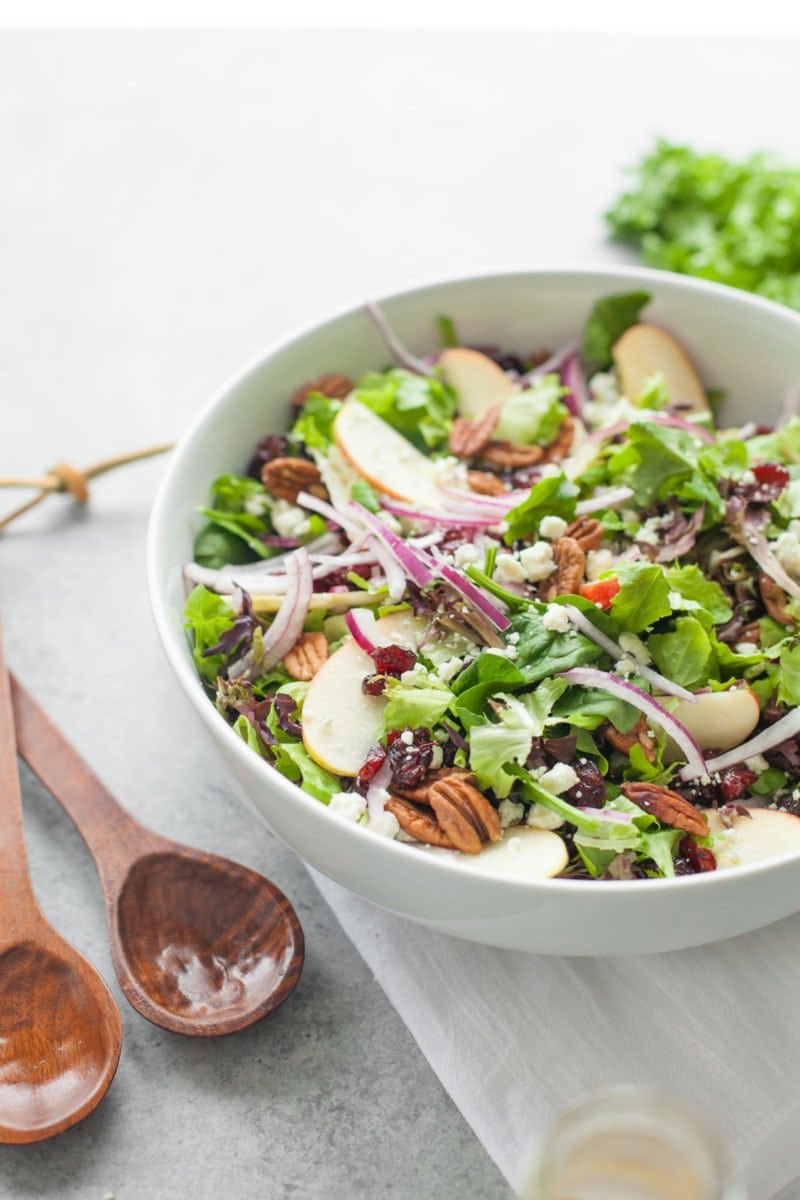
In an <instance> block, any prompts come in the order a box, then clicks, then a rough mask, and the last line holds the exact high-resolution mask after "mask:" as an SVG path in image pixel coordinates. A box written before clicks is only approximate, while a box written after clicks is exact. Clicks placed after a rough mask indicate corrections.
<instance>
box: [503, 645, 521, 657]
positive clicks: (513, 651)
mask: <svg viewBox="0 0 800 1200" xmlns="http://www.w3.org/2000/svg"><path fill="white" fill-rule="evenodd" d="M518 653H519V651H518V650H517V647H516V646H506V658H516V657H517V654H518Z"/></svg>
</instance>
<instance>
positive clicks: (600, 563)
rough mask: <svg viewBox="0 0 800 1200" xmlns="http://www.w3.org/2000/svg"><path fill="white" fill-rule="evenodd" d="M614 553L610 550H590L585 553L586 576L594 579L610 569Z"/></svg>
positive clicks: (612, 564)
mask: <svg viewBox="0 0 800 1200" xmlns="http://www.w3.org/2000/svg"><path fill="white" fill-rule="evenodd" d="M613 566H614V555H613V554H612V553H611V551H610V550H605V549H601V550H590V551H589V552H588V554H587V555H586V578H587V579H589V580H592V581H594V580H595V579H599V578H600V576H601V575H605V573H606V571H610V570H612V568H613Z"/></svg>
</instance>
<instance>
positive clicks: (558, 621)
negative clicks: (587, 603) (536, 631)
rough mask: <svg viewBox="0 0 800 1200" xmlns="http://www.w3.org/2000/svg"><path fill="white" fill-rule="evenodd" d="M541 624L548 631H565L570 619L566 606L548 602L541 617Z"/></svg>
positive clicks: (568, 626) (567, 628)
mask: <svg viewBox="0 0 800 1200" xmlns="http://www.w3.org/2000/svg"><path fill="white" fill-rule="evenodd" d="M542 624H543V625H544V627H545V629H547V630H549V632H550V633H567V631H568V630H569V628H570V620H569V616H568V615H567V610H566V608H564V607H563V605H561V604H548V606H547V608H546V609H545V611H544V616H543V617H542Z"/></svg>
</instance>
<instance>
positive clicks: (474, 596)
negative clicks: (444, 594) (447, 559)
mask: <svg viewBox="0 0 800 1200" xmlns="http://www.w3.org/2000/svg"><path fill="white" fill-rule="evenodd" d="M441 573H442V578H443V579H446V580H447V582H448V583H449V584H451V585H452V587H454V588H455V589H456V591H457V592H460V593H461V595H462V596H463V597H464V599H465V600H468V601H469V602H470V604H472V605H474V606H475V608H477V609H478V610H479V611H480V612H482V613H483V615H484V616H485V617H488V618H489V620H490V621H491V622H492V624H493V625H494V626H495V628H496V629H500V630H503V629H508V627H509V625H510V624H511V622H510V621H509V619H508V617H507V616H506V615H505V613H503V612H502V611H501V610H500V609H499V608H498V607H497V604H498V602H497V601H495V600H490V599H489V597H488V596H487V595H486V593H485V592H484V591H482V590H481V588H479V587H476V585H475V584H474V583H472V582H471V581H470V580H469V579H467V577H466V575H462V573H461V572H460V571H457V570H456V569H455V567H450V566H448V565H447V564H446V563H444V564H443V565H442V567H441Z"/></svg>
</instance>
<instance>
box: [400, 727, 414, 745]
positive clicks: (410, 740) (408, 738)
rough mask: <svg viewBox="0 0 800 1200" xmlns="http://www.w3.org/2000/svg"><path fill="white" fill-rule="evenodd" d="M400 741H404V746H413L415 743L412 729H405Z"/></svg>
mask: <svg viewBox="0 0 800 1200" xmlns="http://www.w3.org/2000/svg"><path fill="white" fill-rule="evenodd" d="M400 741H401V742H402V743H403V745H404V746H413V745H414V734H413V732H412V730H410V729H404V730H403V732H402V733H401V734H400Z"/></svg>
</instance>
